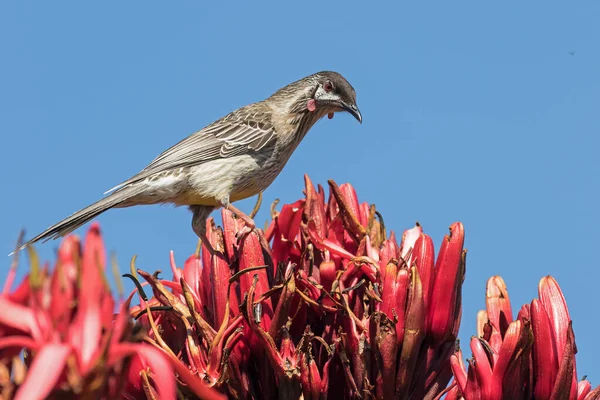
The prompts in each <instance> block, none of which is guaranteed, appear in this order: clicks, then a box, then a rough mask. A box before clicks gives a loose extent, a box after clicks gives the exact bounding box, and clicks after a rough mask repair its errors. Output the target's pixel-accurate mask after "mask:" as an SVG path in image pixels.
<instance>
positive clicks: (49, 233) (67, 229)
mask: <svg viewBox="0 0 600 400" xmlns="http://www.w3.org/2000/svg"><path fill="white" fill-rule="evenodd" d="M142 192H143V189H142V188H140V187H139V186H138V185H131V186H126V187H124V188H121V189H119V190H117V191H116V192H113V193H112V194H110V195H108V196H106V197H104V198H103V199H101V200H98V201H97V202H95V203H94V204H92V205H89V206H87V207H86V208H84V209H82V210H79V211H77V212H76V213H74V214H72V215H71V216H69V217H67V218H65V219H63V220H62V221H60V222H57V223H56V224H54V225H52V226H51V227H49V228H48V229H46V230H45V231H44V232H42V233H40V234H39V235H37V236H36V237H34V238H33V239H31V240H29V241H28V242H27V243H25V244H24V245H23V246H21V247H20V248H19V249H18V250H17V251H20V250H23V249H24V248H26V247H27V246H29V245H32V244H33V243H35V242H39V241H44V242H45V241H48V240H50V239H58V238H60V237H63V236H65V235H67V234H69V233H71V232H73V231H74V230H75V229H77V228H79V227H80V226H82V225H84V224H85V223H87V222H89V221H91V220H92V219H94V218H96V217H97V216H98V215H100V214H102V213H103V212H104V211H106V210H108V209H109V208H113V207H119V206H123V203H125V202H127V200H129V199H131V198H132V197H134V196H136V195H138V194H140V193H142ZM11 254H12V253H11ZM9 255H10V254H9Z"/></svg>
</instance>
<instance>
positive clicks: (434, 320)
mask: <svg viewBox="0 0 600 400" xmlns="http://www.w3.org/2000/svg"><path fill="white" fill-rule="evenodd" d="M464 240H465V233H464V228H463V225H462V224H461V223H460V222H457V223H454V224H452V226H451V227H450V235H448V236H446V237H444V241H443V242H442V246H441V249H440V253H439V255H438V258H437V261H436V265H435V271H436V274H435V279H434V284H433V286H434V287H435V290H434V291H432V294H431V305H430V309H429V314H428V320H429V323H428V325H429V334H430V335H431V336H432V338H433V339H434V340H435V341H437V342H443V341H445V340H446V338H448V337H449V336H450V335H452V330H453V328H454V324H455V319H456V317H457V311H458V310H456V307H455V304H456V300H457V297H458V294H459V292H460V290H461V287H462V281H463V278H464V265H463V263H462V261H461V259H462V257H463V256H462V254H461V253H462V250H463V244H464Z"/></svg>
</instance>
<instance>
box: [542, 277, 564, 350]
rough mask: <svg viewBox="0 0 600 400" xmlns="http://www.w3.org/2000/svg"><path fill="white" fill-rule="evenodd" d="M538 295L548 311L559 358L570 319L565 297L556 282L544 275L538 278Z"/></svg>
mask: <svg viewBox="0 0 600 400" xmlns="http://www.w3.org/2000/svg"><path fill="white" fill-rule="evenodd" d="M538 295H539V297H540V302H541V304H542V305H543V306H544V309H545V310H546V312H547V313H548V317H549V319H550V325H551V326H552V330H553V332H554V334H553V336H554V339H555V346H556V354H557V356H558V358H559V359H560V358H562V355H563V352H564V347H565V345H566V343H567V332H568V326H569V321H571V317H570V316H569V309H568V308H567V303H566V301H565V297H564V296H563V293H562V291H561V290H560V287H559V286H558V283H557V282H556V280H554V278H552V277H551V276H546V277H544V278H542V279H541V280H540V284H539V286H538Z"/></svg>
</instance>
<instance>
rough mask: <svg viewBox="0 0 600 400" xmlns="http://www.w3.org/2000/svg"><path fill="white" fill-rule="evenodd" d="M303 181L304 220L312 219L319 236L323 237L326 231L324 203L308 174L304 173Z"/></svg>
mask: <svg viewBox="0 0 600 400" xmlns="http://www.w3.org/2000/svg"><path fill="white" fill-rule="evenodd" d="M304 183H305V185H306V203H305V206H304V220H305V221H309V220H312V221H313V222H314V224H315V228H316V232H317V234H318V235H319V237H325V234H326V233H327V226H326V223H327V221H326V216H325V204H324V203H323V202H322V201H321V197H320V196H319V195H318V194H317V192H316V190H315V187H314V186H313V183H312V182H311V180H310V178H309V177H308V175H304Z"/></svg>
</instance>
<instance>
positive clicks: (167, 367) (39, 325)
mask: <svg viewBox="0 0 600 400" xmlns="http://www.w3.org/2000/svg"><path fill="white" fill-rule="evenodd" d="M81 247H82V246H81V244H80V242H79V240H78V239H77V238H76V237H75V236H69V237H67V238H66V239H65V240H64V241H63V243H62V244H61V246H60V248H59V251H58V260H57V262H56V265H55V266H54V269H53V270H52V271H50V268H49V266H48V265H45V266H44V267H41V266H40V265H39V262H38V258H37V256H36V254H35V252H34V251H33V249H31V248H30V249H29V256H30V259H31V271H30V273H29V274H28V275H27V276H26V278H25V279H24V280H23V282H22V283H21V284H20V285H19V286H18V287H17V288H16V289H15V290H13V291H11V290H10V289H11V286H12V283H13V281H14V278H15V271H16V268H15V267H16V265H15V266H13V268H11V270H10V272H9V277H8V279H7V281H6V282H5V285H4V290H3V292H2V295H0V309H1V310H2V311H1V312H0V395H1V396H2V399H10V398H15V399H26V400H29V399H44V398H65V397H72V396H76V397H79V398H121V397H122V398H131V399H133V398H140V397H144V396H149V397H151V396H155V397H156V396H157V397H160V398H164V399H169V398H174V396H175V380H174V379H173V377H174V370H173V366H172V364H171V363H170V362H169V360H168V359H167V358H166V357H164V355H163V352H162V351H160V350H159V349H157V348H156V347H155V346H152V345H151V344H147V343H144V340H143V336H144V335H143V332H141V331H140V330H139V329H136V327H135V326H134V325H133V324H132V323H131V320H130V318H129V299H128V300H126V301H124V302H122V303H121V304H120V305H119V306H118V312H117V313H116V314H115V313H114V309H115V300H114V298H113V296H112V295H111V293H110V290H109V287H108V284H107V280H106V279H105V274H104V266H105V251H104V246H103V243H102V239H101V237H100V230H99V227H98V225H97V224H94V225H92V227H91V228H90V230H89V232H88V233H87V236H86V239H85V245H84V246H83V249H82V248H81ZM156 371H161V374H157V373H155V372H156ZM213 392H214V391H212V390H211V389H209V388H208V387H207V386H206V385H204V386H202V387H199V388H198V389H197V393H198V394H199V395H202V396H205V397H206V398H210V397H211V394H213ZM217 394H218V393H216V392H214V395H217ZM212 397H213V398H217V397H216V396H212Z"/></svg>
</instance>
